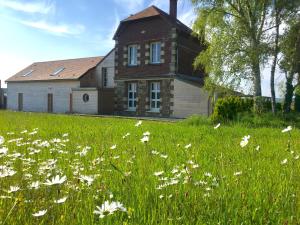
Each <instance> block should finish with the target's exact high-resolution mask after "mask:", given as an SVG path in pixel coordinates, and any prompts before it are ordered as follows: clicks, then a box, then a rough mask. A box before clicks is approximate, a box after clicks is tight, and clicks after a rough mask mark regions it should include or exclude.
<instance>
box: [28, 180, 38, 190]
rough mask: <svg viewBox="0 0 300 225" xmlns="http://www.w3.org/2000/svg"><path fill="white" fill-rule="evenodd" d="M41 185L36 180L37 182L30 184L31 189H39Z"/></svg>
mask: <svg viewBox="0 0 300 225" xmlns="http://www.w3.org/2000/svg"><path fill="white" fill-rule="evenodd" d="M39 187H40V182H39V181H36V182H32V184H31V185H30V188H31V189H38V188H39Z"/></svg>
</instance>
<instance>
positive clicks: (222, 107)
mask: <svg viewBox="0 0 300 225" xmlns="http://www.w3.org/2000/svg"><path fill="white" fill-rule="evenodd" d="M252 107H253V99H251V98H245V99H242V98H240V97H235V96H230V97H225V98H220V99H218V100H217V102H216V105H215V108H214V113H213V114H212V120H213V121H228V120H234V119H236V118H237V116H238V113H241V112H251V110H252Z"/></svg>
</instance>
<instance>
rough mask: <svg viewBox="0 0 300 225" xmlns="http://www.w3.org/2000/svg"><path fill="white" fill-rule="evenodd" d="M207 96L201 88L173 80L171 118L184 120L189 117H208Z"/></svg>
mask: <svg viewBox="0 0 300 225" xmlns="http://www.w3.org/2000/svg"><path fill="white" fill-rule="evenodd" d="M208 99H209V94H208V92H207V91H205V90H204V89H203V88H200V87H198V86H195V85H192V84H190V83H187V82H184V81H181V80H178V79H174V106H173V116H174V117H178V118H186V117H189V116H191V115H195V114H201V115H206V116H207V115H208V114H209V108H208Z"/></svg>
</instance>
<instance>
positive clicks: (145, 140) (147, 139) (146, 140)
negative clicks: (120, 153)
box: [141, 136, 149, 144]
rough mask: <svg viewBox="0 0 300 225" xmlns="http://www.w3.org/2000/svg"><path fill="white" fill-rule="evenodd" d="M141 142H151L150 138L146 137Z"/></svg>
mask: <svg viewBox="0 0 300 225" xmlns="http://www.w3.org/2000/svg"><path fill="white" fill-rule="evenodd" d="M141 142H142V143H144V144H145V143H147V142H149V136H144V137H143V138H142V139H141Z"/></svg>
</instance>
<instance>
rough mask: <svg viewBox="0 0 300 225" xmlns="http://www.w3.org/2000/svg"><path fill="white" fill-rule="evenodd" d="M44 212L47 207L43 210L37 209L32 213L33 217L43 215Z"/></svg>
mask: <svg viewBox="0 0 300 225" xmlns="http://www.w3.org/2000/svg"><path fill="white" fill-rule="evenodd" d="M46 213H47V209H45V210H40V211H38V212H36V213H33V214H32V215H33V216H34V217H40V216H44V215H45V214H46Z"/></svg>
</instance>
